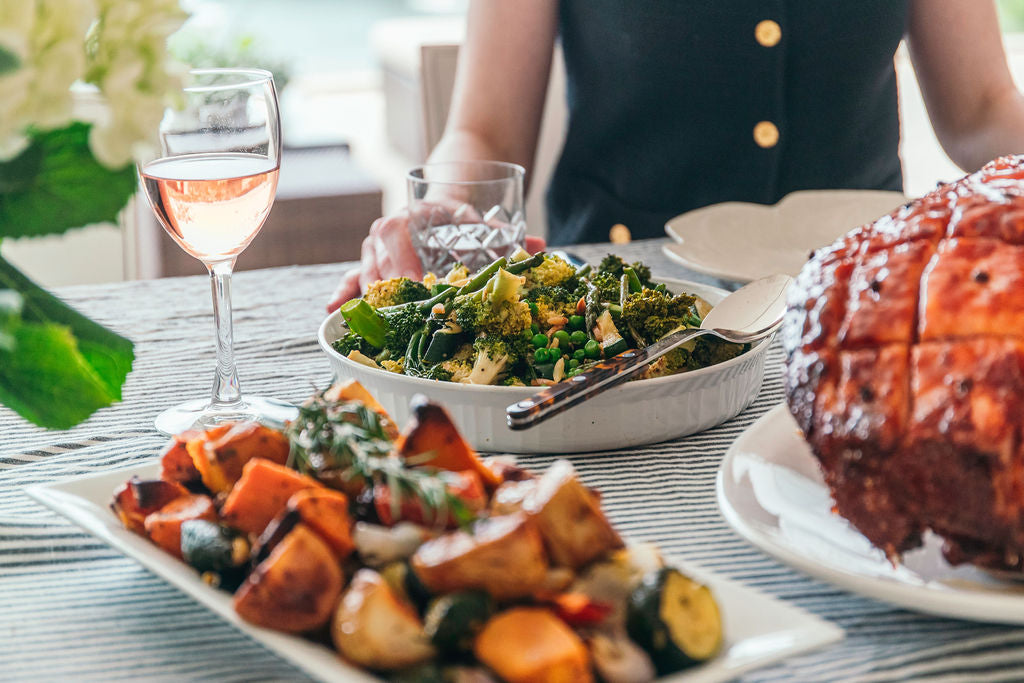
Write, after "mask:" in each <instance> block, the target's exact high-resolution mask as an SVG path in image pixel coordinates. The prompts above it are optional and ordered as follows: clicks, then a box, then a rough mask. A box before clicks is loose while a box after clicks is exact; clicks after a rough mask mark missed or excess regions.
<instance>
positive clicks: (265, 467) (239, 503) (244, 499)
mask: <svg viewBox="0 0 1024 683" xmlns="http://www.w3.org/2000/svg"><path fill="white" fill-rule="evenodd" d="M320 486H321V484H320V483H319V482H317V481H316V480H315V479H313V478H311V477H307V476H306V475H304V474H299V473H298V472H296V471H295V470H292V469H289V468H287V467H285V466H284V465H279V464H277V463H276V462H271V461H270V460H264V459H263V458H253V459H252V460H250V461H249V462H247V463H246V464H245V467H243V468H242V476H241V478H240V479H239V480H238V482H237V483H236V484H235V486H234V488H232V489H231V493H229V494H228V498H227V500H226V501H224V507H223V508H221V512H222V514H223V516H224V523H225V524H227V525H228V526H233V527H235V528H236V529H241V530H242V531H247V532H249V533H251V534H259V533H261V532H262V531H263V530H264V529H265V528H266V526H267V524H269V523H270V521H271V520H272V519H274V517H276V516H277V515H278V514H280V512H281V511H282V510H284V509H285V506H287V504H288V499H289V498H291V497H292V494H294V493H295V492H296V491H301V490H302V489H310V488H318V487H320Z"/></svg>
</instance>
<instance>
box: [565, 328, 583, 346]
mask: <svg viewBox="0 0 1024 683" xmlns="http://www.w3.org/2000/svg"><path fill="white" fill-rule="evenodd" d="M569 339H570V341H572V343H573V345H574V346H583V345H584V344H586V343H587V333H586V332H584V331H583V330H576V331H575V332H573V333H572V334H570V335H569Z"/></svg>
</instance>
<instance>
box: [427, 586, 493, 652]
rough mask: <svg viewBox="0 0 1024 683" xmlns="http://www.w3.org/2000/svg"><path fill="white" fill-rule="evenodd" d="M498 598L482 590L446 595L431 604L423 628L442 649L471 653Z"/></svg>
mask: <svg viewBox="0 0 1024 683" xmlns="http://www.w3.org/2000/svg"><path fill="white" fill-rule="evenodd" d="M492 614H494V601H493V600H492V599H491V597H490V596H489V595H487V593H483V592H481V591H459V592H456V593H449V594H448V595H443V596H441V597H439V598H437V599H436V600H434V601H433V602H431V603H430V607H428V608H427V614H426V616H425V617H424V619H423V629H424V633H426V635H427V637H428V638H430V642H431V643H432V644H433V645H434V647H436V648H437V649H438V650H440V651H441V652H448V653H461V652H469V651H470V650H472V648H473V639H474V638H475V637H476V634H477V633H479V632H480V629H482V628H483V626H484V624H485V623H486V622H487V620H488V619H490V618H491V615H492Z"/></svg>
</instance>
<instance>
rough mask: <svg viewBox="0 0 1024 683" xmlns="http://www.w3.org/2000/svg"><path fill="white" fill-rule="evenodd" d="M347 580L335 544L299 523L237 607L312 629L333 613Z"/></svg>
mask: <svg viewBox="0 0 1024 683" xmlns="http://www.w3.org/2000/svg"><path fill="white" fill-rule="evenodd" d="M342 579H343V577H342V573H341V567H340V566H339V564H338V560H337V558H336V557H335V556H334V553H333V552H331V549H330V548H329V547H328V546H327V544H326V543H324V541H322V540H320V537H319V536H317V535H316V534H315V533H314V532H313V531H312V530H310V529H309V527H307V526H306V525H304V524H298V525H296V526H295V528H294V529H292V531H291V532H289V534H288V535H287V536H286V537H285V539H284V540H283V541H281V543H279V544H278V546H277V547H276V548H274V551H273V552H272V553H270V557H268V558H267V559H266V560H264V561H263V562H261V563H260V564H259V565H258V566H257V567H256V569H255V570H253V572H252V573H251V574H250V575H249V577H248V578H247V579H246V580H245V583H243V584H242V586H241V588H239V589H238V592H237V593H235V600H234V604H235V611H236V612H238V614H239V616H241V617H242V618H243V619H245V620H246V621H248V622H251V623H253V624H256V625H257V626H266V627H267V628H273V629H277V630H279V631H287V632H289V633H302V632H305V631H312V630H314V629H317V628H320V627H321V626H324V625H325V624H326V623H327V622H328V620H329V619H330V618H331V613H332V612H333V611H334V606H335V605H336V604H337V603H338V597H339V596H340V595H341V588H342Z"/></svg>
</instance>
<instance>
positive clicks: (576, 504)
mask: <svg viewBox="0 0 1024 683" xmlns="http://www.w3.org/2000/svg"><path fill="white" fill-rule="evenodd" d="M523 510H524V511H525V512H526V513H528V514H530V515H532V516H533V517H534V518H535V519H536V522H537V528H538V529H539V530H540V533H541V536H542V537H543V538H544V546H545V548H547V551H548V555H549V556H550V557H551V560H552V561H553V562H554V563H555V564H559V565H564V566H567V567H572V568H573V569H576V568H579V567H582V566H583V565H585V564H587V563H589V562H591V561H593V560H595V559H597V558H599V557H602V556H604V555H606V554H608V552H609V551H611V550H614V549H615V548H621V547H622V539H621V538H620V537H619V534H618V533H616V531H615V529H614V528H612V525H611V523H609V522H608V518H607V517H605V516H604V512H602V511H601V505H600V501H599V500H598V499H597V497H596V496H595V495H594V494H593V493H591V492H590V491H589V490H588V489H587V488H586V487H585V486H583V484H582V483H580V480H579V479H578V478H577V477H576V472H575V470H573V467H572V463H570V462H569V461H568V460H558V461H556V462H555V463H554V464H552V465H551V467H549V468H548V471H547V472H545V473H544V475H543V476H542V477H541V478H540V479H539V480H537V484H536V486H535V487H534V488H533V490H532V491H531V492H530V494H529V495H528V496H527V497H526V498H525V500H524V501H523Z"/></svg>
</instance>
